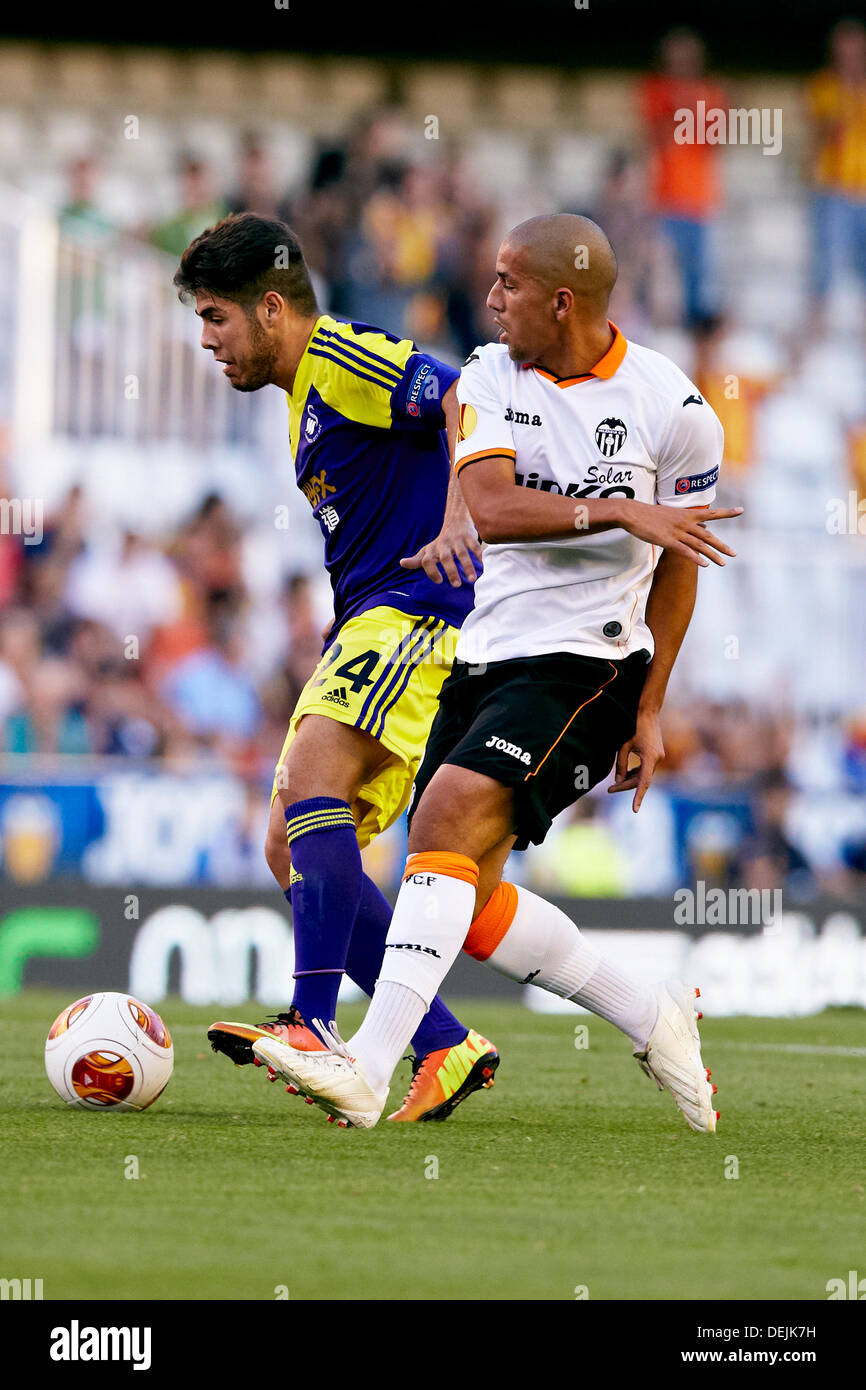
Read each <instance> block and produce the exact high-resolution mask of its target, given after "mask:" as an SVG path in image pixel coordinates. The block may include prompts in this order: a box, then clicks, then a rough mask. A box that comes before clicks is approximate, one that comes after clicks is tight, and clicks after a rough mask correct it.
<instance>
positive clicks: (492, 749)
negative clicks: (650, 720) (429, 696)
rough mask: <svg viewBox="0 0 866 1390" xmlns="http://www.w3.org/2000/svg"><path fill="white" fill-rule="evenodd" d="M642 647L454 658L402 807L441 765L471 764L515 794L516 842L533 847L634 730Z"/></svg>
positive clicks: (417, 797)
mask: <svg viewBox="0 0 866 1390" xmlns="http://www.w3.org/2000/svg"><path fill="white" fill-rule="evenodd" d="M649 660H650V656H649V653H648V652H647V651H646V650H644V649H643V648H642V649H641V650H640V651H637V652H633V653H632V655H631V656H628V657H625V658H624V659H623V660H620V661H610V660H608V659H606V658H600V657H591V656H577V655H575V654H574V653H570V652H559V653H555V654H553V655H551V656H531V657H518V658H515V659H514V660H511V661H494V662H490V663H489V664H488V665H487V666H485V667H473V666H467V665H466V663H465V662H462V661H456V662H455V663H454V669H453V670H452V672H451V675H450V676H449V677H448V679H447V680H446V681H445V683H444V685H443V686H442V690H441V693H440V695H439V710H438V713H437V715H436V718H435V719H434V721H433V727H432V728H431V730H430V737H429V739H428V740H427V748H426V750H425V753H424V758H423V760H422V762H421V766H420V768H419V770H418V776H417V777H416V779H415V790H414V794H413V796H412V803H411V807H410V811H409V822H410V825H411V820H412V814H413V812H414V810H415V808H416V807H417V806H418V804H419V803H420V801H421V798H422V796H423V795H424V789H425V787H426V786H427V785H428V783H429V782H430V781H431V780H432V778H433V775H434V773H435V772H436V770H437V768H439V767H441V765H442V764H443V763H456V765H457V766H458V767H466V768H469V769H470V770H472V771H473V772H481V773H483V774H484V775H485V776H487V777H492V778H494V779H495V780H496V781H497V782H501V783H502V784H503V785H504V786H507V787H513V788H514V790H515V793H516V796H515V825H514V831H515V833H516V835H517V844H516V845H515V848H516V849H526V847H527V845H528V844H530V843H531V844H535V845H540V844H541V842H542V840H543V839H544V837H545V835H546V834H547V832H548V830H549V829H550V825H551V821H552V820H553V818H554V816H557V815H559V813H560V811H564V810H565V808H566V806H571V805H572V804H573V802H575V801H577V800H578V798H579V797H581V796H583V795H584V793H585V792H587V791H589V789H590V787H594V786H595V784H596V783H597V782H600V781H602V779H603V778H605V777H606V776H607V775H608V773H609V772H610V770H611V768H612V767H613V765H614V762H615V761H616V755H617V753H618V752H619V750H620V748H621V747H622V745H623V744H624V743H625V742H627V740H628V739H630V738H631V736H632V734H633V733H634V730H635V721H636V717H637V708H638V701H639V700H640V694H641V690H642V689H643V683H644V679H645V677H646V670H647V663H648V662H649Z"/></svg>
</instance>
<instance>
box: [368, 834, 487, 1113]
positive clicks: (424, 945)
mask: <svg viewBox="0 0 866 1390" xmlns="http://www.w3.org/2000/svg"><path fill="white" fill-rule="evenodd" d="M477 886H478V866H477V864H475V863H474V862H473V860H471V859H468V858H467V857H466V856H465V855H462V854H444V853H441V854H439V853H437V854H432V853H431V854H412V855H410V856H409V859H408V861H407V864H406V873H405V875H404V878H403V883H402V885H401V887H400V893H399V895H398V897H397V903H396V906H395V908H394V915H393V917H392V918H391V925H390V927H389V928H388V935H387V937H386V938H385V955H384V959H383V961H382V969H381V971H380V973H379V979H378V982H377V984H376V989H375V991H374V994H373V998H372V1000H371V1002H370V1007H369V1008H368V1010H367V1013H366V1016H365V1018H364V1022H363V1023H362V1024H361V1027H360V1028H359V1029H358V1031H357V1033H356V1034H355V1035H354V1037H353V1038H352V1039H351V1040H350V1042H349V1044H348V1045H349V1047H350V1050H351V1051H352V1053H353V1055H354V1056H355V1057H356V1058H357V1059H358V1061H359V1062H360V1064H361V1066H362V1067H363V1068H364V1072H365V1073H366V1076H367V1080H368V1081H369V1082H370V1085H371V1086H372V1087H373V1088H374V1090H381V1088H382V1087H383V1086H386V1085H387V1084H388V1082H389V1081H390V1079H391V1074H392V1072H393V1071H394V1068H395V1066H396V1065H397V1063H398V1061H399V1060H400V1057H401V1056H402V1054H403V1053H404V1052H405V1050H406V1048H407V1046H408V1044H409V1041H410V1039H411V1037H412V1035H413V1033H414V1032H415V1030H416V1029H417V1027H418V1024H419V1023H420V1022H421V1019H422V1018H423V1017H424V1015H425V1013H426V1012H427V1010H428V1009H429V1007H430V1005H431V1004H432V1002H433V999H434V998H435V996H436V994H437V992H438V990H439V986H440V985H441V983H442V981H443V980H444V979H445V976H446V975H447V974H448V971H449V970H450V969H451V966H452V965H453V964H454V961H455V960H456V959H457V955H458V953H459V951H460V948H461V946H462V945H463V942H464V941H465V940H466V933H467V932H468V930H469V926H470V923H471V921H472V914H473V912H474V910H475V890H476V888H477Z"/></svg>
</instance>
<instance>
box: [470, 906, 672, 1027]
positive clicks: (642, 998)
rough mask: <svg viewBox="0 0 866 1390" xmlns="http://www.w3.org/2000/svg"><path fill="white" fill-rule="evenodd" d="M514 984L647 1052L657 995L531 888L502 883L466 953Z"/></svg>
mask: <svg viewBox="0 0 866 1390" xmlns="http://www.w3.org/2000/svg"><path fill="white" fill-rule="evenodd" d="M463 949H464V950H465V951H466V952H467V954H468V955H470V956H474V957H475V959H476V960H481V961H484V962H485V963H486V964H487V965H491V966H492V967H493V969H494V970H498V971H500V972H501V974H503V975H508V977H509V978H510V979H512V980H520V981H521V983H523V984H533V985H538V986H540V988H541V989H546V990H548V991H549V992H550V993H551V994H558V995H559V996H560V997H561V998H563V999H572V1000H574V1002H575V1003H576V1004H580V1005H582V1007H583V1008H585V1009H589V1010H590V1011H591V1012H592V1013H594V1014H598V1015H599V1017H600V1018H606V1019H607V1020H608V1022H610V1023H612V1024H613V1025H614V1026H615V1027H616V1028H619V1029H620V1031H621V1032H623V1033H625V1034H626V1035H627V1036H628V1037H630V1038H631V1039H632V1041H633V1042H634V1043H635V1045H636V1046H639V1047H643V1046H644V1045H645V1044H646V1041H647V1039H648V1038H649V1035H650V1033H651V1032H652V1029H653V1025H654V1024H655V1021H656V1015H657V1012H658V1005H657V1003H656V1000H655V996H654V995H653V993H652V992H651V991H650V990H648V989H647V988H645V987H644V986H643V985H640V984H638V983H637V982H636V981H634V980H631V979H629V978H628V976H627V975H623V974H622V972H621V971H619V970H617V969H616V967H615V966H613V965H611V964H610V963H609V962H608V961H606V960H604V958H603V957H602V956H600V955H598V953H597V952H596V951H594V950H593V949H592V947H590V946H588V945H587V943H586V941H585V939H584V938H583V936H581V934H580V932H579V930H578V928H577V927H576V926H575V924H574V922H572V920H571V918H570V917H566V915H565V913H564V912H561V911H560V910H559V908H558V907H554V905H553V903H549V902H546V901H545V899H544V898H539V897H538V896H537V895H536V894H535V893H530V891H529V889H528V888H518V887H515V885H514V884H513V883H500V884H499V887H498V888H497V889H496V890H495V892H494V893H492V894H491V896H490V898H489V900H488V902H487V904H486V906H485V907H484V908H483V910H482V911H481V912H480V913H479V915H478V916H477V917H476V918H475V920H474V922H473V923H472V925H471V927H470V929H469V933H468V935H467V938H466V943H465V945H464V948H463Z"/></svg>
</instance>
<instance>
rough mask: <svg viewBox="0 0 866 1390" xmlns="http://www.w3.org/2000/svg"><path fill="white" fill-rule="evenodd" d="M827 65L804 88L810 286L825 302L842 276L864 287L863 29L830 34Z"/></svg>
mask: <svg viewBox="0 0 866 1390" xmlns="http://www.w3.org/2000/svg"><path fill="white" fill-rule="evenodd" d="M828 47H829V59H830V62H829V66H828V67H826V68H824V69H822V71H821V72H818V73H816V74H815V76H814V77H813V78H812V80H811V81H810V83H809V86H808V89H807V104H808V109H809V115H810V118H811V121H812V135H813V142H814V150H815V162H814V181H815V190H816V191H815V198H814V202H813V230H814V236H815V249H814V253H813V255H812V257H811V261H812V277H813V279H812V288H813V292H814V295H815V298H816V300H818V301H819V302H820V301H822V300H823V299H824V297H825V296H826V294H827V293H828V291H829V290H831V289H832V288H833V285H834V283H835V282H836V280H837V279H838V277H839V275H840V274H841V273H844V272H845V271H846V270H848V271H850V272H852V273H855V274H856V275H857V276H859V278H860V281H861V283H862V284H864V285H866V28H864V26H863V25H862V24H861V23H860V21H859V20H856V19H845V20H842V21H841V23H839V24H837V25H836V26H835V27H834V28H833V29H832V30H831V32H830V38H829V45H828Z"/></svg>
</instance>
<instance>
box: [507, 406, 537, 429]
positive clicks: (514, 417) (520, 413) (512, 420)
mask: <svg viewBox="0 0 866 1390" xmlns="http://www.w3.org/2000/svg"><path fill="white" fill-rule="evenodd" d="M505 418H506V420H507V421H508V422H509V424H513V425H540V424H541V416H540V415H530V414H529V411H528V410H512V409H511V406H509V407H508V409H507V410H506V412H505Z"/></svg>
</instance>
